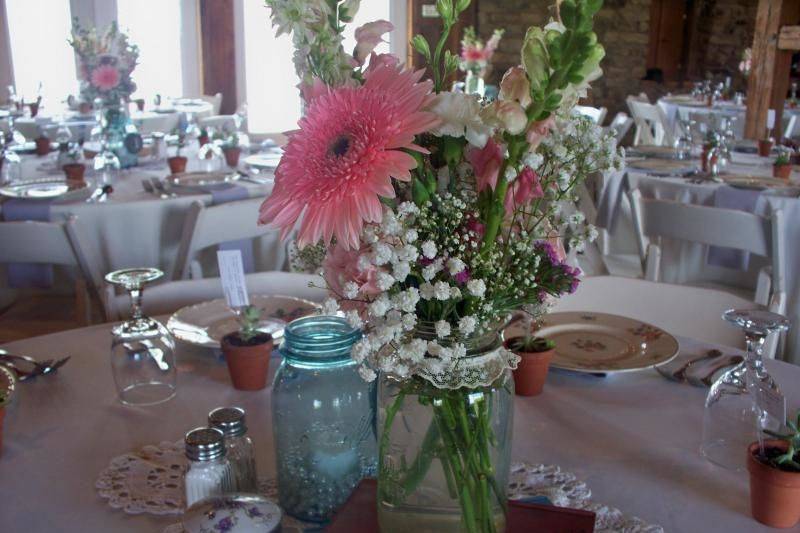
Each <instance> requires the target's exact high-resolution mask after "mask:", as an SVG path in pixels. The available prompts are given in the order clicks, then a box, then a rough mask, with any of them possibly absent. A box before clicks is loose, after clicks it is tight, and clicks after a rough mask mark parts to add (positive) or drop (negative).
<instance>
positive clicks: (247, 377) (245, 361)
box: [222, 332, 272, 391]
mask: <svg viewBox="0 0 800 533" xmlns="http://www.w3.org/2000/svg"><path fill="white" fill-rule="evenodd" d="M261 336H263V337H264V339H265V341H264V342H261V344H254V345H246V346H237V344H236V340H237V339H238V332H237V333H231V334H230V335H226V336H225V337H223V338H222V353H224V354H225V362H226V363H227V364H228V372H230V375H231V383H233V388H234V389H238V390H250V391H253V390H261V389H263V388H264V387H266V386H267V373H268V372H269V357H270V354H272V337H271V336H270V335H269V334H266V333H264V334H263V335H261Z"/></svg>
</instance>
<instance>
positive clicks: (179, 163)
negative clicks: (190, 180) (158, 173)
mask: <svg viewBox="0 0 800 533" xmlns="http://www.w3.org/2000/svg"><path fill="white" fill-rule="evenodd" d="M187 161H188V159H186V158H185V157H183V156H182V155H176V156H175V157H170V158H169V159H167V164H168V165H169V171H170V172H172V173H173V174H180V173H181V172H186V162H187Z"/></svg>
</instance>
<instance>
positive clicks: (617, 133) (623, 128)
mask: <svg viewBox="0 0 800 533" xmlns="http://www.w3.org/2000/svg"><path fill="white" fill-rule="evenodd" d="M631 126H633V119H632V118H631V117H629V116H628V114H627V113H624V112H622V111H620V112H618V113H617V114H616V115H614V118H613V119H611V123H610V124H609V125H608V126H606V131H613V132H614V138H615V139H616V140H617V144H620V143H621V142H622V139H624V138H625V135H627V134H628V131H630V129H631Z"/></svg>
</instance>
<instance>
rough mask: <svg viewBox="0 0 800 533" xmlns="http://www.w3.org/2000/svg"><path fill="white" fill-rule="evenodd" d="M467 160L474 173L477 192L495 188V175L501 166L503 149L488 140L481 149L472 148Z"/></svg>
mask: <svg viewBox="0 0 800 533" xmlns="http://www.w3.org/2000/svg"><path fill="white" fill-rule="evenodd" d="M467 159H468V160H469V162H470V164H471V165H472V169H473V170H474V171H475V178H476V179H477V182H478V192H480V191H482V190H484V189H486V187H491V188H492V189H494V188H495V187H496V186H497V175H498V174H499V173H500V167H501V166H502V164H503V147H502V146H500V145H499V144H498V143H497V142H495V140H494V139H489V141H488V142H487V143H486V146H484V147H483V148H472V149H471V150H470V151H469V152H468V153H467Z"/></svg>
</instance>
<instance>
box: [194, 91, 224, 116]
mask: <svg viewBox="0 0 800 533" xmlns="http://www.w3.org/2000/svg"><path fill="white" fill-rule="evenodd" d="M199 98H200V99H201V100H203V101H205V102H208V103H209V104H211V115H219V110H220V108H221V107H222V93H217V94H213V95H210V94H203V95H200V97H199Z"/></svg>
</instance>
